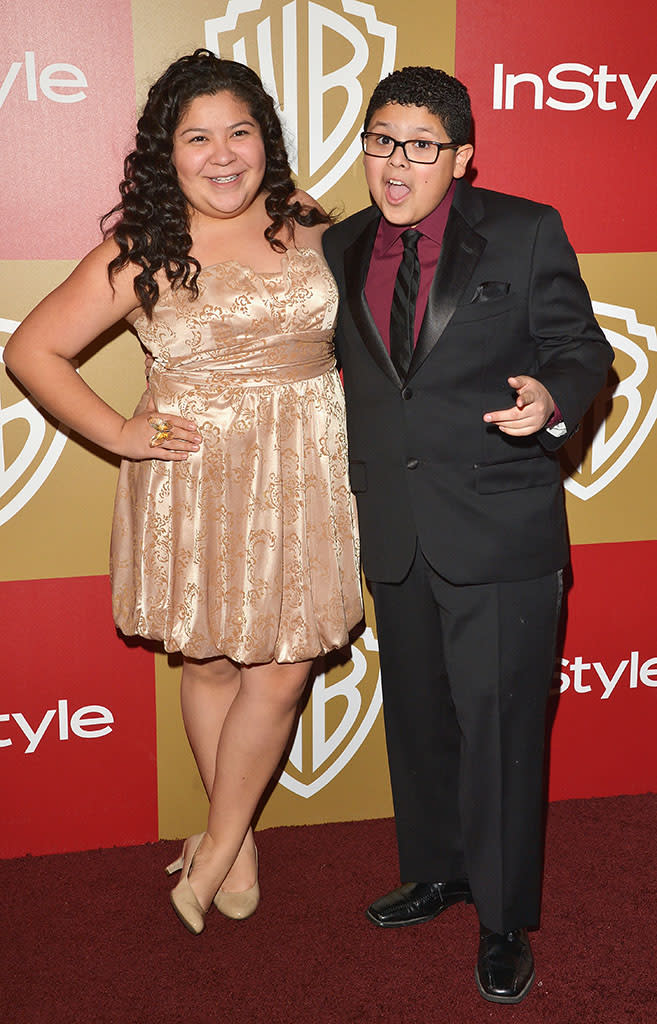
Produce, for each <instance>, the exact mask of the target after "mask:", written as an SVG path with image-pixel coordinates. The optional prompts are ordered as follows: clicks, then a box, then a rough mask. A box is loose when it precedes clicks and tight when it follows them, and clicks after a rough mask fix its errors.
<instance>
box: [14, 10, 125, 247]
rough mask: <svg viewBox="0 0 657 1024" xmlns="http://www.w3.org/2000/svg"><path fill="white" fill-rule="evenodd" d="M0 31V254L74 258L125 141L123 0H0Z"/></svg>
mask: <svg viewBox="0 0 657 1024" xmlns="http://www.w3.org/2000/svg"><path fill="white" fill-rule="evenodd" d="M0 39H2V62H1V63H0V126H1V128H2V145H3V151H4V152H3V156H4V166H5V167H6V173H5V174H4V176H3V182H2V190H1V191H0V223H1V224H2V237H1V238H0V259H3V260H25V259H34V260H36V259H39V260H48V259H75V258H79V257H81V256H83V255H84V253H85V252H86V251H87V250H88V249H90V248H91V246H92V245H97V244H98V242H100V240H101V236H100V231H99V227H98V219H99V217H100V216H101V215H102V214H104V213H106V212H107V211H108V210H109V209H110V208H111V207H112V206H114V204H115V203H116V202H117V201H118V199H119V193H118V183H119V181H120V180H121V176H122V174H121V171H122V167H123V158H124V157H125V155H126V153H127V152H128V150H129V149H130V148H132V146H133V145H134V131H135V127H134V123H135V85H134V78H135V72H134V60H133V36H132V5H131V3H130V0H112V2H111V3H107V2H106V0H58V2H57V3H44V2H43V0H21V3H19V4H12V3H6V4H0Z"/></svg>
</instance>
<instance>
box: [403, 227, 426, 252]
mask: <svg viewBox="0 0 657 1024" xmlns="http://www.w3.org/2000/svg"><path fill="white" fill-rule="evenodd" d="M421 237H422V232H421V231H418V230H417V229H416V228H406V231H402V235H401V240H402V242H403V243H404V252H407V251H409V250H410V252H413V253H415V252H417V243H418V242H419V240H420V238H421Z"/></svg>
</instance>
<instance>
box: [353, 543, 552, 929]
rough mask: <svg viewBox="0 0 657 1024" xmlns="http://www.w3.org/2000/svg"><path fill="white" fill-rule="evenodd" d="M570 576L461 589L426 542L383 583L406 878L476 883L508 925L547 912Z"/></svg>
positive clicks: (388, 702)
mask: <svg viewBox="0 0 657 1024" xmlns="http://www.w3.org/2000/svg"><path fill="white" fill-rule="evenodd" d="M561 578H562V574H561V572H556V573H552V574H550V575H549V576H544V577H541V578H540V579H530V580H519V581H514V582H504V583H486V584H473V585H456V584H452V583H449V582H448V581H447V580H445V579H444V578H443V577H441V576H440V575H439V574H438V573H437V572H436V571H435V570H434V569H433V568H432V567H431V566H430V565H429V563H428V562H427V561H426V559H425V557H424V555H423V554H422V551H421V549H420V547H419V545H418V549H417V552H416V556H415V560H414V562H413V565H412V567H411V569H410V571H409V573H408V575H407V577H406V578H405V579H404V580H403V581H402V582H401V583H372V584H370V586H371V590H372V595H373V597H374V605H375V611H376V621H377V631H378V638H379V652H380V659H381V678H382V684H383V698H384V700H383V704H384V717H385V727H386V740H387V746H388V758H389V763H390V775H391V781H392V792H393V800H394V806H395V819H396V826H397V839H398V845H399V863H400V873H401V880H402V881H403V882H407V881H425V882H428V881H448V880H450V879H456V878H463V877H466V878H468V879H469V880H470V885H471V888H472V892H473V896H474V901H475V905H476V907H477V911H478V913H479V918H480V920H481V923H482V924H484V925H485V926H486V927H488V928H491V929H492V930H493V931H496V932H506V931H510V930H512V929H515V928H520V927H525V926H529V927H532V926H535V925H537V924H538V919H539V912H540V890H541V874H542V850H543V751H544V736H545V709H546V703H547V697H548V691H549V689H550V684H551V680H552V675H553V671H554V658H555V640H556V632H557V624H558V619H559V613H560V607H561V591H562V585H561Z"/></svg>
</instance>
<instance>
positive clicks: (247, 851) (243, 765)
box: [182, 658, 312, 906]
mask: <svg viewBox="0 0 657 1024" xmlns="http://www.w3.org/2000/svg"><path fill="white" fill-rule="evenodd" d="M311 664H312V663H311V662H302V663H298V664H293V665H280V664H277V663H276V662H272V663H270V664H268V665H250V666H240V667H238V666H236V665H234V664H233V663H232V662H228V661H227V659H223V658H222V659H216V660H215V661H212V662H187V661H186V662H185V670H184V672H183V698H182V703H183V715H184V717H185V725H186V728H187V734H188V736H189V738H190V743H191V745H192V749H193V750H194V754H195V757H196V759H197V763H198V765H199V770H200V772H201V777H202V778H203V781H204V784H205V785H206V788H208V789H209V792H210V811H209V815H208V827H207V836H206V838H205V839H204V840H203V843H202V845H201V847H200V848H199V850H198V853H197V855H196V858H195V860H194V869H193V873H192V878H193V888H194V891H195V893H196V895H197V898H198V899H199V902H200V903H201V905H202V906H209V905H210V903H211V901H212V898H213V897H214V895H215V892H216V891H217V888H218V887H219V886H220V885H221V886H222V887H223V888H225V889H226V890H228V891H231V890H234V891H240V890H242V889H246V888H248V887H249V886H251V885H252V884H253V882H254V879H255V863H254V858H255V854H254V848H253V839H252V835H251V834H250V823H251V819H252V817H253V814H254V812H255V809H256V807H257V804H258V801H259V800H260V797H261V796H262V793H263V791H264V789H265V787H266V785H267V783H268V782H269V780H270V779H271V776H272V775H273V773H274V771H275V769H276V767H277V765H278V763H279V761H280V758H281V756H282V754H283V751H284V749H285V744H286V743H287V741H288V739H289V736H290V732H291V730H292V726H293V724H294V720H295V714H296V709H297V705H298V703H299V700H300V698H301V696H302V694H303V691H304V688H305V684H306V680H307V678H308V673H309V671H310V667H311ZM213 691H220V694H221V695H219V693H215V694H214V697H213ZM217 735H218V742H217V739H216V737H217ZM213 742H214V751H215V763H214V772H213V768H212V764H211V751H212V744H213ZM212 775H214V777H212ZM238 855H239V856H238ZM224 883H225V884H224Z"/></svg>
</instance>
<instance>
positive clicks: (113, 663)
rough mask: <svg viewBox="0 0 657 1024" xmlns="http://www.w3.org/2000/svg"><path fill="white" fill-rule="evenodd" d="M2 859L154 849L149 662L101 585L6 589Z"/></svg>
mask: <svg viewBox="0 0 657 1024" xmlns="http://www.w3.org/2000/svg"><path fill="white" fill-rule="evenodd" d="M0 622H1V623H2V688H1V694H0V778H2V791H3V792H2V797H1V804H2V828H1V829H0V856H2V857H16V856H19V855H21V854H24V853H35V854H36V853H60V852H65V851H68V850H86V849H90V848H94V847H100V846H120V845H131V844H136V843H144V842H149V841H153V840H155V839H157V779H156V729H155V671H154V662H153V655H152V654H151V653H150V652H149V651H147V650H145V649H144V648H142V647H140V646H138V645H135V646H133V647H129V646H128V645H127V644H126V643H125V642H124V641H122V640H120V639H119V638H118V636H117V634H116V631H115V629H114V626H113V623H112V615H111V608H110V594H109V581H108V579H107V577H104V576H91V577H83V578H78V579H75V578H72V579H54V580H31V581H29V582H10V583H0Z"/></svg>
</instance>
